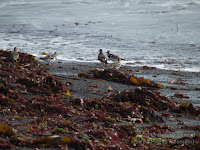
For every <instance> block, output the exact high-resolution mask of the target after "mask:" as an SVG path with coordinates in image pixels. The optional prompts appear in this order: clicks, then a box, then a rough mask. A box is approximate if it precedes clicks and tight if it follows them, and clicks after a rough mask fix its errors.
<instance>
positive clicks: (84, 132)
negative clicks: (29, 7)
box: [0, 50, 200, 150]
mask: <svg viewBox="0 0 200 150" xmlns="http://www.w3.org/2000/svg"><path fill="white" fill-rule="evenodd" d="M10 54H11V52H9V51H3V50H0V56H2V57H4V58H5V59H3V60H2V59H0V67H1V69H0V116H1V117H0V122H1V123H0V149H22V148H23V149H32V148H36V149H43V148H51V149H54V148H55V149H65V150H68V149H70V148H71V149H94V150H95V149H138V148H139V149H140V148H144V147H145V149H156V148H157V147H160V146H161V144H162V148H163V149H169V148H171V149H175V148H176V149H183V148H187V149H192V148H196V149H199V148H200V147H199V145H200V135H196V136H194V137H185V139H187V140H192V143H190V145H189V144H182V145H180V144H175V143H173V142H172V143H169V142H171V141H176V143H177V142H178V141H177V140H176V139H173V138H162V137H161V136H162V134H164V135H166V133H167V132H174V131H175V130H176V129H174V128H170V127H169V126H168V125H162V126H161V125H157V124H155V122H160V123H164V120H163V118H162V117H168V116H170V115H167V114H171V113H172V112H173V115H174V114H176V115H177V116H181V117H186V116H187V115H188V116H190V117H198V116H199V114H200V113H199V108H198V107H194V106H193V105H192V104H191V103H186V104H185V103H184V102H183V103H181V104H179V105H178V103H176V102H175V101H171V100H169V99H168V98H167V97H166V96H163V95H162V94H160V93H159V92H158V91H156V89H155V88H154V89H151V88H144V87H138V88H135V89H130V90H124V91H116V90H113V89H112V88H111V87H110V88H109V89H108V90H109V94H108V95H106V96H104V97H102V98H91V99H86V98H83V99H81V98H75V97H73V96H72V95H71V93H70V91H69V90H68V89H67V86H66V85H65V84H62V82H61V81H60V80H58V79H57V78H55V77H54V76H53V75H52V74H50V73H49V72H48V71H47V70H46V69H45V68H44V67H43V65H41V64H40V63H39V62H38V61H37V60H35V58H34V57H33V56H31V55H29V54H27V53H21V52H19V55H20V57H19V59H18V63H14V62H11V61H10ZM90 71H91V72H90V73H88V74H86V75H87V76H89V77H91V78H94V79H96V78H97V77H98V79H106V78H108V79H109V78H111V79H112V80H111V81H117V82H121V83H131V84H132V82H133V80H134V78H132V79H131V80H132V81H131V80H130V78H131V77H132V76H130V75H128V74H125V73H122V72H119V71H114V72H113V70H112V71H111V70H109V71H108V70H100V69H98V70H97V72H96V70H90ZM104 71H105V72H104ZM91 73H92V74H91ZM102 74H103V76H102ZM81 75H82V76H85V73H82V74H81ZM102 77H103V78H102ZM105 77H106V78H105ZM113 77H114V78H113ZM119 79H120V80H119ZM136 79H137V78H136ZM136 81H137V82H138V83H139V81H140V80H136ZM134 82H135V81H134ZM149 82H150V83H151V81H145V84H147V85H148V84H149ZM151 84H152V83H151ZM98 86H99V85H98ZM98 86H97V85H95V84H93V85H91V87H92V88H96V87H98ZM22 90H23V91H24V90H26V91H27V92H28V93H26V94H25V93H23V92H21V91H22ZM160 112H161V113H160ZM164 113H165V115H164ZM165 119H166V118H165ZM145 123H153V125H151V126H146V127H145V126H144V127H143V128H142V129H143V130H142V131H138V127H137V126H136V124H145ZM190 129H191V130H192V129H197V131H198V130H199V129H198V128H193V127H188V130H190ZM147 133H149V134H147ZM159 136H160V137H159ZM180 140H183V139H180ZM193 141H194V142H193Z"/></svg>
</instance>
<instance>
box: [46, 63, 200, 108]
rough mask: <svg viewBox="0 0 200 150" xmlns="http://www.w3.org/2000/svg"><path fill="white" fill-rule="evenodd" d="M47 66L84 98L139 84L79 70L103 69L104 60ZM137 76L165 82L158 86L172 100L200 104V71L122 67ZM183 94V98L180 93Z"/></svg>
mask: <svg viewBox="0 0 200 150" xmlns="http://www.w3.org/2000/svg"><path fill="white" fill-rule="evenodd" d="M42 63H43V64H44V66H45V67H46V68H47V69H48V70H49V71H50V73H52V74H53V75H55V76H57V77H58V78H59V79H61V81H62V82H63V83H64V84H67V85H68V88H69V90H70V91H71V93H72V95H73V96H74V97H80V98H95V97H97V98H101V97H102V96H105V95H106V94H107V92H108V89H109V87H111V88H112V89H115V90H118V91H122V90H127V89H134V88H136V87H138V86H136V85H125V84H121V83H115V82H109V81H105V80H92V79H85V78H79V77H78V73H79V72H86V71H87V70H88V69H96V68H101V66H100V63H82V62H60V61H55V62H52V65H51V66H48V65H46V64H45V63H44V62H42ZM119 70H120V71H122V72H126V73H128V74H130V75H134V76H136V77H144V78H145V79H149V80H150V81H154V82H157V83H160V84H162V85H164V88H163V89H157V90H158V91H159V92H161V94H162V95H165V96H167V97H168V98H169V99H171V100H176V101H182V100H184V101H187V102H192V103H193V104H194V105H195V106H198V105H200V89H199V88H200V80H199V78H200V74H199V73H198V72H182V71H181V70H180V71H171V70H161V69H157V68H148V67H131V66H121V68H120V69H119ZM181 93H182V94H183V95H184V97H179V96H177V95H176V94H181Z"/></svg>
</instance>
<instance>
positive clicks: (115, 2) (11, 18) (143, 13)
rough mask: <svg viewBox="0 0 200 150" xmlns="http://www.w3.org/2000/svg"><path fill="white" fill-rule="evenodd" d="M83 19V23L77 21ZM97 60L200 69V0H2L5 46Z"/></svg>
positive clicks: (0, 31)
mask: <svg viewBox="0 0 200 150" xmlns="http://www.w3.org/2000/svg"><path fill="white" fill-rule="evenodd" d="M76 22H78V25H75V23H76ZM14 46H17V47H18V48H19V50H20V51H23V52H28V53H31V54H33V55H36V56H41V55H40V53H41V52H48V53H53V52H55V51H58V52H59V53H60V55H59V57H58V59H60V60H66V61H69V60H70V61H88V62H93V61H94V62H97V55H98V50H99V49H100V48H102V49H103V50H104V52H106V51H107V50H110V51H111V52H113V53H115V54H118V55H120V56H121V57H123V58H125V59H126V61H124V62H123V63H124V64H126V63H128V64H129V65H135V66H141V65H149V66H155V67H159V68H163V69H175V70H179V69H180V70H185V71H200V60H199V57H200V1H199V0H1V1H0V48H3V49H10V50H12V49H13V47H14Z"/></svg>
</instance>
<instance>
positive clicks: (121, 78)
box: [78, 69, 163, 88]
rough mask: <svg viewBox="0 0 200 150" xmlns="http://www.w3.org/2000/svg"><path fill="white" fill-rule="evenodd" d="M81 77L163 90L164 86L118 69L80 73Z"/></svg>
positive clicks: (91, 70)
mask: <svg viewBox="0 0 200 150" xmlns="http://www.w3.org/2000/svg"><path fill="white" fill-rule="evenodd" d="M78 76H79V77H85V78H89V79H104V80H108V81H113V82H119V83H123V84H129V85H139V86H149V87H156V88H163V85H161V84H159V83H155V82H153V81H150V80H148V79H144V78H143V77H135V76H131V75H129V74H127V73H125V72H120V71H119V70H116V69H104V70H100V69H89V70H88V71H87V72H86V73H83V72H80V73H79V74H78Z"/></svg>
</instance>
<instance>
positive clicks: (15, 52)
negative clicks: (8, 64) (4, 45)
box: [11, 47, 19, 61]
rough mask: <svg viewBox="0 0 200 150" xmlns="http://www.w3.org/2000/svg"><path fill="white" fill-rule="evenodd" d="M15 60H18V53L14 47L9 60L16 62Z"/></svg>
mask: <svg viewBox="0 0 200 150" xmlns="http://www.w3.org/2000/svg"><path fill="white" fill-rule="evenodd" d="M17 59H19V53H18V50H17V47H14V50H13V51H12V52H11V60H12V61H17Z"/></svg>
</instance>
